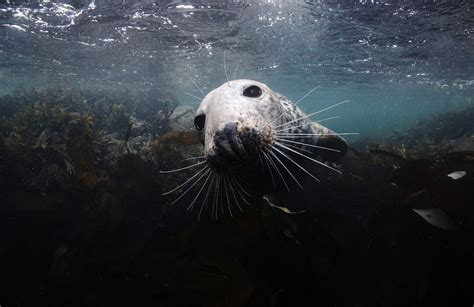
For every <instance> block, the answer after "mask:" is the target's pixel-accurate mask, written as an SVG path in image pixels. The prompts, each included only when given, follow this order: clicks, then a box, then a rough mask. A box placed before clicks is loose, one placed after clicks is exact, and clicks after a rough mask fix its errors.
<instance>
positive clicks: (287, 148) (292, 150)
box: [275, 143, 342, 174]
mask: <svg viewBox="0 0 474 307" xmlns="http://www.w3.org/2000/svg"><path fill="white" fill-rule="evenodd" d="M275 145H277V146H280V147H282V148H285V149H286V150H289V151H291V152H294V153H296V154H298V155H300V156H302V157H305V158H306V159H308V160H311V161H313V162H316V163H318V164H320V165H322V166H324V167H326V168H328V169H330V170H333V171H335V172H336V173H339V174H342V173H341V172H340V171H339V170H338V169H335V168H334V167H331V166H329V165H326V164H324V163H323V162H321V161H318V160H316V159H313V158H311V157H308V156H307V155H305V154H302V153H301V152H298V151H296V150H294V149H291V148H290V147H288V146H285V145H283V144H281V143H275Z"/></svg>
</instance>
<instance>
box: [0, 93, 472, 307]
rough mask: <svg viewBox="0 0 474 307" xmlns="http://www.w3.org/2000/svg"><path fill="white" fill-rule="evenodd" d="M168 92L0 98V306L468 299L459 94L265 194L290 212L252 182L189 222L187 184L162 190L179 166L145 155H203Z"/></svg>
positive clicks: (466, 187) (466, 161) (463, 123)
mask: <svg viewBox="0 0 474 307" xmlns="http://www.w3.org/2000/svg"><path fill="white" fill-rule="evenodd" d="M137 105H139V106H140V108H139V109H138V108H136V106H137ZM176 107H177V104H176V102H175V100H174V99H173V97H161V96H160V95H158V94H156V93H149V94H148V95H140V96H138V97H135V96H133V95H130V94H128V93H120V94H116V95H112V94H110V93H105V92H100V91H80V90H74V89H49V90H31V91H30V90H28V91H26V90H19V91H17V92H15V93H13V94H11V95H8V96H4V97H1V98H0V114H1V115H2V116H1V119H0V137H1V140H0V160H1V164H0V187H1V193H0V272H1V274H0V283H1V286H0V305H1V306H2V307H10V306H206V307H207V306H249V307H251V306H272V307H282V306H430V307H432V306H469V307H471V306H472V305H473V304H474V291H473V289H474V240H473V238H474V207H473V204H474V193H473V192H472V189H473V187H474V141H473V140H474V139H473V135H474V127H473V123H474V116H473V114H474V112H473V110H472V109H470V110H469V109H468V110H466V111H464V112H462V113H453V114H446V115H442V116H439V117H437V118H434V119H433V120H430V121H427V122H424V123H420V125H419V126H418V127H416V128H413V129H412V130H410V131H406V132H404V133H401V134H399V135H396V136H393V137H392V138H390V139H389V140H387V143H386V144H373V143H371V142H370V141H360V142H359V143H357V144H352V145H351V149H349V153H348V154H347V156H346V158H345V159H344V161H343V162H342V169H343V175H342V176H329V177H328V178H327V180H325V181H323V182H322V183H319V184H318V183H314V182H310V181H308V183H307V185H308V188H306V189H304V190H303V191H301V190H299V191H298V190H292V192H290V193H285V194H284V195H283V196H279V199H278V203H279V204H280V203H282V204H285V207H288V208H290V210H292V211H304V212H301V213H298V214H293V213H287V212H285V210H283V209H278V208H276V207H272V206H269V204H268V203H267V201H266V200H263V199H261V198H259V197H254V198H253V199H252V200H251V206H249V207H246V208H245V210H243V212H241V213H238V211H235V213H234V217H232V218H231V217H230V216H225V217H222V218H219V219H218V220H217V221H214V220H212V219H211V218H210V217H209V216H207V217H205V218H203V219H202V220H201V221H200V223H197V221H196V214H195V211H193V212H191V213H187V212H186V204H189V203H190V202H191V201H192V199H193V197H194V194H192V193H190V194H191V195H185V197H183V201H182V202H178V203H177V204H176V205H173V206H171V205H170V203H171V202H172V201H173V200H174V199H176V197H177V195H179V194H177V195H174V197H171V196H163V195H162V193H163V192H164V191H166V190H170V189H172V188H174V187H176V186H178V185H179V184H181V183H182V182H184V181H185V180H186V179H187V178H189V176H190V174H193V173H192V172H179V173H177V174H176V175H172V176H171V175H169V174H160V172H159V171H160V170H162V169H173V168H177V167H179V165H181V164H178V161H180V160H183V159H185V158H186V157H191V156H199V155H202V153H201V146H200V144H199V140H198V139H197V136H196V135H195V133H194V132H187V131H181V130H177V129H172V128H171V126H172V124H176V122H178V121H179V120H180V118H181V119H182V118H184V117H185V116H186V112H182V113H180V114H178V115H176V114H177V113H176V112H175V109H177V108H176ZM137 110H139V111H137ZM448 175H449V176H448Z"/></svg>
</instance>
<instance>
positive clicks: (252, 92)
mask: <svg viewBox="0 0 474 307" xmlns="http://www.w3.org/2000/svg"><path fill="white" fill-rule="evenodd" d="M261 95H262V89H261V88H259V87H258V86H256V85H252V86H249V87H247V88H246V89H245V90H244V96H247V97H250V98H258V97H260V96H261Z"/></svg>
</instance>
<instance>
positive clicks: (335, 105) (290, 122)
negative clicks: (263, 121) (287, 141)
mask: <svg viewBox="0 0 474 307" xmlns="http://www.w3.org/2000/svg"><path fill="white" fill-rule="evenodd" d="M349 101H350V100H344V101H341V102H338V103H336V104H333V105H332V106H329V107H327V108H324V109H322V110H319V111H316V112H313V113H310V114H308V115H305V116H302V117H300V118H297V119H294V120H291V121H289V122H286V123H284V124H281V125H278V126H276V127H274V128H275V129H276V128H280V127H283V126H286V125H289V124H292V123H294V122H297V121H300V120H302V119H306V118H308V117H311V116H313V115H316V114H319V113H322V112H324V111H327V110H329V109H332V108H335V107H337V106H339V105H341V104H344V103H346V102H349Z"/></svg>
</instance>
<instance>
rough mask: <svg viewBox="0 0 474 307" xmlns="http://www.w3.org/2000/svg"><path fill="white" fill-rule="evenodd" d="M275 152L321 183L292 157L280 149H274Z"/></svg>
mask: <svg viewBox="0 0 474 307" xmlns="http://www.w3.org/2000/svg"><path fill="white" fill-rule="evenodd" d="M273 149H274V150H276V151H277V152H279V153H280V154H281V155H282V156H284V157H285V158H287V159H288V160H290V161H291V162H293V164H295V165H296V166H298V167H299V168H300V169H301V170H303V171H304V172H305V173H306V174H308V175H309V176H311V177H312V178H313V179H314V180H316V181H317V182H321V180H319V178H317V177H316V176H314V175H313V174H311V173H310V172H309V171H307V170H306V169H305V168H304V167H303V166H301V165H300V164H298V163H297V162H296V161H295V160H293V159H292V158H291V157H290V156H288V155H287V154H286V153H284V152H283V151H281V150H279V149H278V148H275V147H274V148H273Z"/></svg>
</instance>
